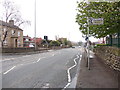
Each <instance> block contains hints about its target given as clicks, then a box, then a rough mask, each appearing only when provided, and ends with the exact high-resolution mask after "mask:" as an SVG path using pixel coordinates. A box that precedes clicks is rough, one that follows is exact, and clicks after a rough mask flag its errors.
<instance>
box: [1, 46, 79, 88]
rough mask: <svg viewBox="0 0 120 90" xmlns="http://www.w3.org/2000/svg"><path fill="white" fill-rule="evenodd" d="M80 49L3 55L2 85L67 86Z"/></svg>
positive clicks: (73, 71)
mask: <svg viewBox="0 0 120 90" xmlns="http://www.w3.org/2000/svg"><path fill="white" fill-rule="evenodd" d="M80 59H81V48H77V47H76V48H67V49H61V50H53V51H49V52H45V53H38V54H30V55H7V56H6V55H3V57H2V61H0V63H2V71H1V72H0V73H1V74H2V88H67V87H68V86H69V85H70V83H71V82H72V80H73V79H74V77H75V75H76V71H77V66H78V62H79V60H80Z"/></svg>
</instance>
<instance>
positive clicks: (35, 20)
mask: <svg viewBox="0 0 120 90" xmlns="http://www.w3.org/2000/svg"><path fill="white" fill-rule="evenodd" d="M34 5H35V6H34V9H35V10H34V38H35V50H36V49H37V46H36V0H35V2H34Z"/></svg>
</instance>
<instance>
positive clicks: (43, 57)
mask: <svg viewBox="0 0 120 90" xmlns="http://www.w3.org/2000/svg"><path fill="white" fill-rule="evenodd" d="M43 58H45V57H41V58H39V59H38V60H37V62H39V61H40V60H41V59H43Z"/></svg>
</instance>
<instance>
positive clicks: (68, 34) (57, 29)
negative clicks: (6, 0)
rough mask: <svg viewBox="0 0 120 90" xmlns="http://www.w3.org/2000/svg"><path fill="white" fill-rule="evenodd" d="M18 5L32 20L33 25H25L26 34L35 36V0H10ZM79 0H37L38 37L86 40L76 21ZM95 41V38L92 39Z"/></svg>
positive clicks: (24, 16) (23, 14)
mask: <svg viewBox="0 0 120 90" xmlns="http://www.w3.org/2000/svg"><path fill="white" fill-rule="evenodd" d="M10 1H12V2H15V4H16V5H17V6H18V8H19V10H20V12H21V15H22V17H23V18H24V19H27V20H30V21H31V26H24V28H23V30H24V35H29V36H31V37H34V7H35V5H34V2H35V0H10ZM76 1H77V0H36V4H37V5H36V8H37V9H36V11H37V13H36V19H37V21H36V33H37V37H41V38H43V36H44V35H47V36H48V38H49V39H55V36H59V37H65V38H68V39H69V40H71V41H84V39H83V38H82V34H81V32H80V31H79V26H78V24H77V23H75V16H76V13H77V11H76V7H77V3H76ZM91 40H92V41H95V39H93V38H92V39H91Z"/></svg>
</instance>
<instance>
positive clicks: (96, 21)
mask: <svg viewBox="0 0 120 90" xmlns="http://www.w3.org/2000/svg"><path fill="white" fill-rule="evenodd" d="M103 21H104V20H103V18H89V17H87V23H88V26H87V31H88V32H87V33H88V36H87V67H88V70H90V44H89V33H90V30H89V25H102V24H103Z"/></svg>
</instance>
